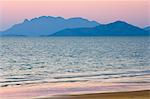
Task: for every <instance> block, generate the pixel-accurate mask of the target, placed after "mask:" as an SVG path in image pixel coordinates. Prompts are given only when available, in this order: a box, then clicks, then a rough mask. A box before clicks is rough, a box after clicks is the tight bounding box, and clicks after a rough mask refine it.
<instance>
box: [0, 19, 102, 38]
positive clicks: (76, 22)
mask: <svg viewBox="0 0 150 99" xmlns="http://www.w3.org/2000/svg"><path fill="white" fill-rule="evenodd" d="M98 25H100V24H99V23H97V22H96V21H89V20H87V19H83V18H79V17H76V18H69V19H64V18H62V17H51V16H41V17H38V18H34V19H31V20H28V19H25V20H24V22H22V23H20V24H16V25H13V26H12V27H11V28H9V29H7V30H5V31H3V32H1V35H3V36H4V35H5V36H13V35H14V36H16V35H18V36H19V35H21V36H23V35H24V36H41V35H50V34H53V33H55V32H57V31H60V30H63V29H66V28H81V27H95V26H98Z"/></svg>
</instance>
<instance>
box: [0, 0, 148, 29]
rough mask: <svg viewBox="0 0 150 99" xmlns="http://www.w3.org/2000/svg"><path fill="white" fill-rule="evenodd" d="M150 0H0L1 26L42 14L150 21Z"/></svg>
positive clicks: (102, 20)
mask: <svg viewBox="0 0 150 99" xmlns="http://www.w3.org/2000/svg"><path fill="white" fill-rule="evenodd" d="M149 9H150V1H149V0H120V1H119V0H20V1H19V0H0V30H5V29H7V28H9V27H11V26H12V25H14V24H17V23H20V22H22V21H23V20H24V19H26V18H27V19H32V18H35V17H39V16H61V17H64V18H70V17H82V18H86V19H89V20H95V21H97V22H99V23H101V24H107V23H111V22H114V21H117V20H122V21H126V22H128V23H130V24H133V25H136V26H139V27H146V26H149V25H150V19H149V18H150V10H149Z"/></svg>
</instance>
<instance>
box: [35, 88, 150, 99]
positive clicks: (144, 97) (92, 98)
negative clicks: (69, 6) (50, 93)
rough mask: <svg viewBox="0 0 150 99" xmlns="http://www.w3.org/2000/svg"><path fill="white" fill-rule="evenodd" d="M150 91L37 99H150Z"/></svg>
mask: <svg viewBox="0 0 150 99" xmlns="http://www.w3.org/2000/svg"><path fill="white" fill-rule="evenodd" d="M149 98H150V90H141V91H129V92H111V93H93V94H81V95H68V96H67V95H66V96H59V97H55V98H54V97H53V98H50V97H47V98H46V97H45V98H44V97H43V98H37V99H149Z"/></svg>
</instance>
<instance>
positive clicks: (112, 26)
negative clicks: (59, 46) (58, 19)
mask: <svg viewBox="0 0 150 99" xmlns="http://www.w3.org/2000/svg"><path fill="white" fill-rule="evenodd" d="M149 35H150V34H149V32H148V31H145V30H144V29H141V28H139V27H136V26H133V25H130V24H128V23H126V22H123V21H116V22H113V23H109V24H105V25H99V26H96V27H92V28H74V29H65V30H61V31H59V32H56V33H54V34H53V35H52V36H149ZM49 36H51V35H49Z"/></svg>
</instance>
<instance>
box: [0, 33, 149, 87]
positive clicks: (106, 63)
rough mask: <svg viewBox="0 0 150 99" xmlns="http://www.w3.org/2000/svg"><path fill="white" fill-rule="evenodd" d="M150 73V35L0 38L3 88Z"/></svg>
mask: <svg viewBox="0 0 150 99" xmlns="http://www.w3.org/2000/svg"><path fill="white" fill-rule="evenodd" d="M143 75H150V37H127V36H126V37H121V36H119V37H115V36H114V37H105V36H103V37H0V87H7V86H15V85H26V84H37V83H61V82H85V81H99V82H100V81H103V80H104V79H112V78H122V77H136V76H143Z"/></svg>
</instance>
